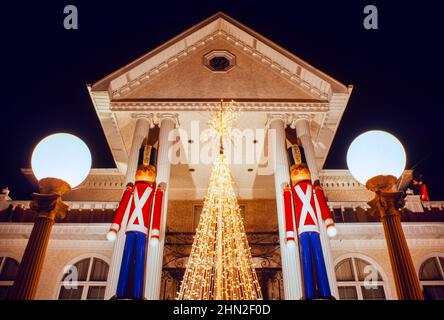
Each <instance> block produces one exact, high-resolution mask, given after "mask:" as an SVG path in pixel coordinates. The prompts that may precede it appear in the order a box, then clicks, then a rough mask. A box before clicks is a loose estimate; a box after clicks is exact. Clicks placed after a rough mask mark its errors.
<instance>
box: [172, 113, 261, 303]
mask: <svg viewBox="0 0 444 320" xmlns="http://www.w3.org/2000/svg"><path fill="white" fill-rule="evenodd" d="M229 113H231V112H228V113H227V111H224V112H222V108H221V111H220V112H219V113H218V114H216V115H215V116H214V117H213V118H212V120H211V122H210V125H211V127H212V128H213V130H214V131H215V132H216V133H217V135H219V137H220V141H221V142H222V139H223V138H224V137H227V136H228V134H229V131H230V130H231V127H232V125H233V119H234V117H233V116H232V115H229V116H225V115H228V114H229ZM220 149H221V152H220V153H219V154H218V155H217V157H216V160H215V162H214V164H213V169H212V172H211V177H210V185H209V187H208V191H207V196H206V197H205V201H204V207H203V210H202V214H201V217H200V221H199V225H198V227H197V230H196V236H195V238H194V242H193V247H192V249H191V254H190V257H189V260H188V263H187V268H186V271H185V275H184V278H183V281H182V285H181V288H180V291H179V293H178V296H177V298H178V299H180V300H256V299H262V293H261V290H260V286H259V282H258V279H257V275H256V271H255V269H254V264H253V259H252V256H251V250H250V247H249V245H248V241H247V237H246V234H245V229H244V224H243V221H242V216H241V212H240V208H239V205H238V203H237V199H236V195H235V193H234V189H233V181H232V179H231V174H230V168H229V165H228V162H227V160H226V158H225V156H224V154H223V148H222V145H221V146H220Z"/></svg>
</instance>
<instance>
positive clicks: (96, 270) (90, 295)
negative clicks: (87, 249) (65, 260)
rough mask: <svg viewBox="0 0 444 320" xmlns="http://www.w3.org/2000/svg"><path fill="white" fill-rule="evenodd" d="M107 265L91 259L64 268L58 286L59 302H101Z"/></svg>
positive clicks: (99, 260)
mask: <svg viewBox="0 0 444 320" xmlns="http://www.w3.org/2000/svg"><path fill="white" fill-rule="evenodd" d="M108 269H109V266H108V264H107V263H106V262H105V261H103V260H102V259H99V258H96V257H91V258H86V259H83V260H80V261H78V262H76V263H75V264H73V265H70V266H66V267H65V271H64V275H63V277H62V280H61V281H60V285H59V294H58V299H59V300H103V299H104V297H105V289H106V281H107V278H108Z"/></svg>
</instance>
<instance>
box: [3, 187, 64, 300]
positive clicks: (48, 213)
mask: <svg viewBox="0 0 444 320" xmlns="http://www.w3.org/2000/svg"><path fill="white" fill-rule="evenodd" d="M47 180H48V181H49V179H48V178H47ZM32 196H33V201H32V202H31V209H33V210H36V211H37V212H38V213H37V216H36V218H35V221H34V226H33V228H32V231H31V235H30V236H29V240H28V243H27V245H26V249H25V252H24V254H23V257H22V260H21V262H20V266H19V269H18V271H17V276H16V279H15V281H14V286H13V288H12V292H11V293H10V296H9V297H8V299H10V300H33V299H34V297H35V293H36V291H37V287H38V284H39V280H40V274H41V273H42V266H43V263H44V261H45V255H46V249H47V248H48V243H49V238H50V236H51V230H52V226H53V225H54V222H55V218H56V217H60V218H62V217H63V216H64V215H65V212H66V209H67V208H68V206H67V205H66V204H64V203H63V202H62V201H61V198H60V194H38V193H34V194H33V195H32Z"/></svg>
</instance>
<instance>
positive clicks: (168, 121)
mask: <svg viewBox="0 0 444 320" xmlns="http://www.w3.org/2000/svg"><path fill="white" fill-rule="evenodd" d="M158 118H159V126H160V132H159V148H158V149H159V151H158V156H157V176H156V184H157V185H159V184H160V183H164V184H165V186H166V187H165V191H164V194H163V204H162V215H161V223H160V235H159V242H158V243H157V245H156V246H150V245H149V244H148V258H147V264H146V272H145V298H146V299H148V300H159V297H160V284H161V278H162V265H163V248H164V244H165V229H166V221H167V213H168V190H169V182H170V175H171V162H170V159H169V157H168V153H169V150H170V149H171V147H172V145H173V142H174V141H173V140H171V141H170V140H169V139H168V136H169V134H170V132H171V131H172V130H174V129H175V126H176V122H177V115H176V114H160V115H158Z"/></svg>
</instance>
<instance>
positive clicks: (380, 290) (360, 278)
mask: <svg viewBox="0 0 444 320" xmlns="http://www.w3.org/2000/svg"><path fill="white" fill-rule="evenodd" d="M335 272H336V281H337V284H338V292H339V299H341V300H386V288H385V283H384V280H383V278H382V276H381V273H380V272H379V271H378V268H377V267H376V266H375V265H373V264H371V263H370V262H368V261H366V260H364V259H361V258H357V257H351V258H346V259H344V260H341V261H340V262H338V263H337V264H336V267H335Z"/></svg>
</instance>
